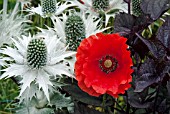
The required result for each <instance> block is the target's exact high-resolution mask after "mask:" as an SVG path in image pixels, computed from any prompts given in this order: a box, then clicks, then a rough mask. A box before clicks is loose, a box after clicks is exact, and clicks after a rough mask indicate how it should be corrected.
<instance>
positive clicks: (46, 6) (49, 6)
mask: <svg viewBox="0 0 170 114" xmlns="http://www.w3.org/2000/svg"><path fill="white" fill-rule="evenodd" d="M41 5H42V12H43V15H51V14H54V13H55V12H56V0H41Z"/></svg>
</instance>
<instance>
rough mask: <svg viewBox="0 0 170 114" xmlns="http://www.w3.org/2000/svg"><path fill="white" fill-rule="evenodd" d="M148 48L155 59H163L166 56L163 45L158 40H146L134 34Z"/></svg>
mask: <svg viewBox="0 0 170 114" xmlns="http://www.w3.org/2000/svg"><path fill="white" fill-rule="evenodd" d="M136 35H137V36H138V37H139V38H140V39H141V40H142V41H143V42H144V43H145V44H146V46H147V47H148V48H149V50H150V51H151V53H152V54H153V56H154V57H155V58H157V59H163V58H164V57H165V56H166V55H167V51H166V49H165V47H164V45H163V44H162V43H161V42H160V41H159V40H147V39H144V38H143V37H141V36H139V35H138V34H136Z"/></svg>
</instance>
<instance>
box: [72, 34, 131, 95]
mask: <svg viewBox="0 0 170 114" xmlns="http://www.w3.org/2000/svg"><path fill="white" fill-rule="evenodd" d="M127 47H128V46H127V44H126V39H125V38H124V37H121V36H119V35H118V34H108V35H105V34H103V33H98V34H96V35H92V36H90V37H89V38H86V39H84V40H83V41H82V42H81V43H80V46H79V47H78V49H77V54H76V58H77V61H76V63H75V75H76V79H77V81H78V85H79V87H80V88H81V89H82V90H83V91H85V92H87V93H88V94H90V95H92V96H99V95H102V94H105V93H107V94H110V95H112V96H114V97H118V94H120V93H121V94H123V93H124V92H125V90H127V89H128V88H129V87H130V86H131V85H130V84H129V82H131V81H132V77H131V73H132V72H133V70H132V69H131V68H130V67H131V66H132V59H131V57H130V52H129V51H128V50H127Z"/></svg>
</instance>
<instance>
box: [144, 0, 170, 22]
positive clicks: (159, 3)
mask: <svg viewBox="0 0 170 114" xmlns="http://www.w3.org/2000/svg"><path fill="white" fill-rule="evenodd" d="M169 8H170V0H142V3H141V9H142V10H143V12H144V13H145V14H149V15H150V16H151V18H152V19H153V20H156V19H158V18H159V17H160V16H161V15H162V14H163V13H164V12H165V11H167V10H168V9H169Z"/></svg>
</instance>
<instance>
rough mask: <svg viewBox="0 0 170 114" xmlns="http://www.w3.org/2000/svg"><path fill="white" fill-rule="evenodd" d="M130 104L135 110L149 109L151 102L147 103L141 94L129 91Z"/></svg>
mask: <svg viewBox="0 0 170 114" xmlns="http://www.w3.org/2000/svg"><path fill="white" fill-rule="evenodd" d="M127 93H128V103H129V104H130V105H131V106H132V107H135V108H148V107H150V104H151V102H145V101H144V100H143V98H142V97H141V96H140V94H139V93H135V92H133V91H132V90H128V91H127Z"/></svg>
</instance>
